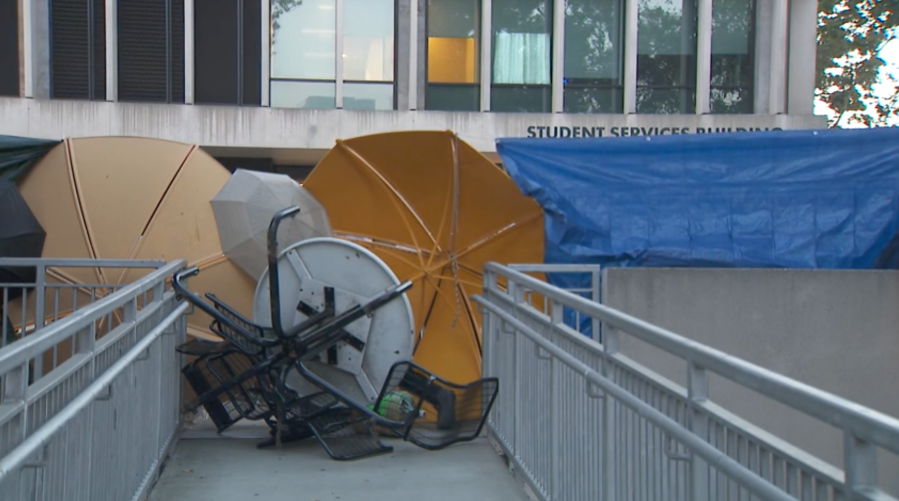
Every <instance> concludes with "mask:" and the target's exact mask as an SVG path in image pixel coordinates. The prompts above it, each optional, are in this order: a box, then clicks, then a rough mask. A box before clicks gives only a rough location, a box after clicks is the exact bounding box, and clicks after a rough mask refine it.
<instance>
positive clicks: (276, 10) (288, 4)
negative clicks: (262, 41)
mask: <svg viewBox="0 0 899 501" xmlns="http://www.w3.org/2000/svg"><path fill="white" fill-rule="evenodd" d="M299 5H303V0H272V33H274V32H275V31H278V28H280V27H281V25H280V24H278V18H280V17H281V16H283V15H284V14H287V13H288V12H290V11H291V10H293V9H294V7H297V6H299Z"/></svg>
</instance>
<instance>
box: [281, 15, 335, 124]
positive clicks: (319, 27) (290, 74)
mask: <svg viewBox="0 0 899 501" xmlns="http://www.w3.org/2000/svg"><path fill="white" fill-rule="evenodd" d="M336 3H337V2H336V1H335V0H304V1H303V2H272V59H271V94H270V100H271V106H272V107H273V108H334V107H335V101H334V98H335V95H336V89H335V79H336V63H337V57H336V55H337V45H336V35H335V33H336V31H335V30H336V26H337V12H336Z"/></svg>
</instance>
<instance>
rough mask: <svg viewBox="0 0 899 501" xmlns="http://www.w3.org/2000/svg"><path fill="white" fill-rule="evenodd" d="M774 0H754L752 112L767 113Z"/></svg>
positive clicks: (769, 92) (769, 93)
mask: <svg viewBox="0 0 899 501" xmlns="http://www.w3.org/2000/svg"><path fill="white" fill-rule="evenodd" d="M773 4H774V0H756V7H755V48H754V50H755V58H754V59H755V68H754V74H753V82H752V87H753V90H754V95H753V103H754V110H753V112H754V113H755V114H756V115H767V114H768V105H769V104H770V101H771V98H770V95H771V88H770V84H771V78H770V77H769V75H770V74H771V33H772V31H771V19H772V17H773V13H774V9H773Z"/></svg>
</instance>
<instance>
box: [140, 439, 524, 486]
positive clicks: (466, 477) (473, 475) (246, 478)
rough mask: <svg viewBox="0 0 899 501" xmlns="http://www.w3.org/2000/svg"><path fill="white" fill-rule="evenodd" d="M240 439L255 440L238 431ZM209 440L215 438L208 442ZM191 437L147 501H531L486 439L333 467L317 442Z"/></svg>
mask: <svg viewBox="0 0 899 501" xmlns="http://www.w3.org/2000/svg"><path fill="white" fill-rule="evenodd" d="M235 435H237V436H243V437H250V436H252V435H256V433H254V432H252V431H249V432H248V431H247V430H243V431H241V430H235ZM204 436H208V437H210V438H202V437H204ZM213 436H215V435H214V434H205V435H204V433H203V432H197V431H195V430H194V431H193V432H191V431H189V432H187V434H186V437H195V438H182V439H181V441H180V442H179V443H178V445H177V447H176V449H175V452H174V454H173V456H172V457H171V458H169V460H168V462H167V463H166V465H165V469H164V470H163V473H162V476H161V478H160V479H159V482H158V483H157V484H156V486H155V487H154V488H153V490H152V492H151V494H150V498H149V501H175V500H178V501H181V500H183V501H252V500H254V499H260V500H266V501H334V500H339V501H380V500H384V501H393V500H400V499H403V500H406V499H408V500H413V501H450V500H452V501H481V500H483V501H494V500H496V501H525V500H527V499H528V498H527V496H526V495H525V493H524V490H523V486H522V485H520V484H519V483H517V482H516V481H515V480H514V479H513V476H512V475H511V474H510V473H509V471H508V469H507V468H506V466H505V462H504V460H503V459H502V458H501V457H500V456H499V455H497V453H496V452H495V451H494V450H493V448H492V447H491V446H490V444H489V443H488V441H487V439H486V438H482V439H478V440H476V441H474V442H469V443H463V444H456V445H454V446H451V447H449V448H447V449H444V450H442V451H434V452H430V451H425V450H423V449H419V448H418V447H415V446H414V445H411V444H409V443H406V442H403V441H400V440H389V441H385V443H388V444H390V445H392V446H393V447H394V452H393V453H390V454H384V455H381V456H376V457H371V458H367V459H361V460H357V461H349V462H339V461H333V460H331V458H330V457H328V456H327V454H325V452H324V450H323V449H322V448H321V446H320V445H319V444H318V442H316V441H315V440H314V439H309V440H305V441H303V442H300V443H294V444H285V445H284V447H283V449H282V450H280V451H278V450H277V449H274V448H272V449H263V450H259V449H257V448H256V443H257V442H258V441H259V440H258V439H256V438H221V437H217V438H211V437H213Z"/></svg>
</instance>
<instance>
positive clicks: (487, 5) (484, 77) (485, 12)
mask: <svg viewBox="0 0 899 501" xmlns="http://www.w3.org/2000/svg"><path fill="white" fill-rule="evenodd" d="M492 26H493V1H492V0H481V80H480V81H481V111H490V82H491V81H492V80H493V57H492V56H493V36H492V35H491V33H492Z"/></svg>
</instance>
